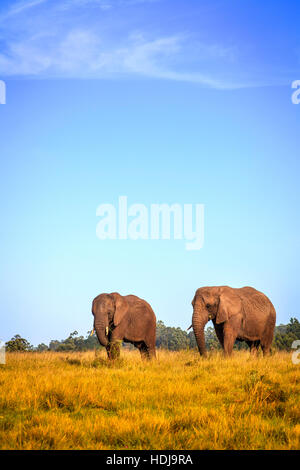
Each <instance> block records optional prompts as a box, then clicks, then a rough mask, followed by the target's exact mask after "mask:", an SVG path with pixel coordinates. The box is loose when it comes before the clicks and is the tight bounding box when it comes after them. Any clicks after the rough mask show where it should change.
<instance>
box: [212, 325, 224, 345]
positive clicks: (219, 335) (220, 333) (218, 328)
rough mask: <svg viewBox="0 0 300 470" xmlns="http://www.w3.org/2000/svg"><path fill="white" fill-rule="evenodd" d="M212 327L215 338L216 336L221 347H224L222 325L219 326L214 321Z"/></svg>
mask: <svg viewBox="0 0 300 470" xmlns="http://www.w3.org/2000/svg"><path fill="white" fill-rule="evenodd" d="M214 327H215V332H216V335H217V338H218V340H219V343H220V345H221V346H222V349H224V333H223V328H222V326H219V325H217V324H216V323H214Z"/></svg>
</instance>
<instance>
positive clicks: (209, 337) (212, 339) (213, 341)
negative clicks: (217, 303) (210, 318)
mask: <svg viewBox="0 0 300 470" xmlns="http://www.w3.org/2000/svg"><path fill="white" fill-rule="evenodd" d="M204 334H205V344H206V347H207V349H210V350H212V351H215V350H218V349H221V345H220V342H219V340H218V338H217V335H216V332H215V329H214V328H212V327H211V326H209V327H208V328H207V329H206V330H205V333H204Z"/></svg>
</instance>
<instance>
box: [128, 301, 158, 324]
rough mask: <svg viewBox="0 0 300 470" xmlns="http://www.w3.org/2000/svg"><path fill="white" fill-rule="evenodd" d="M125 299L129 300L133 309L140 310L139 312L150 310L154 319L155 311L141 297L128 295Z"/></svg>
mask: <svg viewBox="0 0 300 470" xmlns="http://www.w3.org/2000/svg"><path fill="white" fill-rule="evenodd" d="M125 299H126V300H127V302H128V304H129V305H130V307H131V308H132V309H138V310H145V309H146V310H148V311H149V312H150V313H151V314H152V315H153V317H154V319H155V320H156V317H155V313H154V312H153V309H152V307H151V305H150V304H149V303H148V302H147V301H146V300H144V299H141V298H140V297H137V296H136V295H126V296H125Z"/></svg>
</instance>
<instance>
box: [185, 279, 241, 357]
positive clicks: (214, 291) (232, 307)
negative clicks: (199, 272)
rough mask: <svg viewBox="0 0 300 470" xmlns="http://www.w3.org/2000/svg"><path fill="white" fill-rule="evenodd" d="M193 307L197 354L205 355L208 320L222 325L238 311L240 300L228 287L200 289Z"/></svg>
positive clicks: (197, 291)
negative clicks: (205, 335)
mask: <svg viewBox="0 0 300 470" xmlns="http://www.w3.org/2000/svg"><path fill="white" fill-rule="evenodd" d="M192 305H193V309H194V310H193V322H192V323H193V329H194V333H195V337H196V341H197V344H198V349H199V352H200V354H201V355H202V356H205V355H206V348H205V337H204V327H205V325H206V323H207V322H208V321H209V320H213V321H214V322H215V323H217V324H218V323H224V322H225V321H227V320H228V318H229V317H231V316H232V315H234V314H235V313H237V312H238V311H240V299H239V298H238V297H237V296H236V295H234V294H233V292H232V289H230V288H228V287H201V288H200V289H197V290H196V293H195V296H194V299H193V301H192Z"/></svg>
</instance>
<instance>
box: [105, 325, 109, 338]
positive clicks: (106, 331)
mask: <svg viewBox="0 0 300 470" xmlns="http://www.w3.org/2000/svg"><path fill="white" fill-rule="evenodd" d="M105 334H106V336H108V326H107V327H106V328H105Z"/></svg>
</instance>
